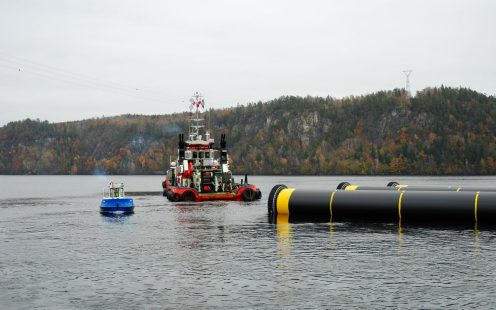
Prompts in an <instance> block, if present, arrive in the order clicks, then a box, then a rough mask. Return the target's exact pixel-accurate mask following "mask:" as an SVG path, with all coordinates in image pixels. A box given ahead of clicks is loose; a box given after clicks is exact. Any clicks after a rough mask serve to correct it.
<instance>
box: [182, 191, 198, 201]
mask: <svg viewBox="0 0 496 310" xmlns="http://www.w3.org/2000/svg"><path fill="white" fill-rule="evenodd" d="M181 201H196V195H195V193H193V192H192V191H189V190H188V191H185V192H184V193H183V194H182V195H181Z"/></svg>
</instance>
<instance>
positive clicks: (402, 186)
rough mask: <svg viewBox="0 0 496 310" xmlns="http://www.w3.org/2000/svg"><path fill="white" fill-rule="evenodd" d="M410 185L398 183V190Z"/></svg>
mask: <svg viewBox="0 0 496 310" xmlns="http://www.w3.org/2000/svg"><path fill="white" fill-rule="evenodd" d="M406 187H408V185H401V184H400V185H396V189H397V190H398V192H399V191H400V190H401V189H402V188H406Z"/></svg>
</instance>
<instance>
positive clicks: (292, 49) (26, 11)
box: [0, 0, 496, 126]
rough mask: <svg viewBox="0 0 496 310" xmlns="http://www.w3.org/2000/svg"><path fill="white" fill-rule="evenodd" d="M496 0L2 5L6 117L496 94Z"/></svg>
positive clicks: (52, 118) (1, 85) (56, 118)
mask: <svg viewBox="0 0 496 310" xmlns="http://www.w3.org/2000/svg"><path fill="white" fill-rule="evenodd" d="M495 12H496V1H493V0H486V1H484V0H429V1H426V0H415V1H413V0H411V1H403V0H347V1H344V0H339V1H338V0H305V1H292V0H281V1H279V0H250V1H243V0H212V1H210V0H208V1H207V0H201V1H191V0H181V1H167V0H160V1H158V0H157V1H155V0H149V1H138V0H133V1H127V0H114V1H111V0H85V1H79V0H77V1H76V0H74V1H71V0H47V1H38V0H32V1H28V0H14V1H9V0H0V126H3V125H5V124H7V123H8V122H11V121H16V120H22V119H25V118H31V119H40V120H48V121H49V122H62V121H72V120H80V119H86V118H92V117H102V116H113V115H121V114H169V113H174V112H182V111H188V110H189V109H188V108H189V98H190V96H191V95H192V94H193V92H195V91H199V92H201V93H202V94H203V95H204V96H205V101H206V108H223V107H230V106H236V105H238V104H246V103H249V102H258V101H267V100H271V99H274V98H277V97H280V96H284V95H299V96H306V95H311V96H327V95H330V96H332V97H335V98H342V97H346V96H350V95H362V94H369V93H373V92H376V91H380V90H390V89H394V88H401V87H404V86H405V75H404V73H403V70H406V69H410V70H413V73H412V74H411V76H410V87H411V90H412V92H413V93H415V92H416V91H418V90H421V89H423V88H425V87H435V86H440V85H446V86H452V87H469V88H472V89H474V90H476V91H479V92H482V93H485V94H487V95H495V94H496V89H495V87H496V61H495V60H496V56H495V55H496V18H494V13H495Z"/></svg>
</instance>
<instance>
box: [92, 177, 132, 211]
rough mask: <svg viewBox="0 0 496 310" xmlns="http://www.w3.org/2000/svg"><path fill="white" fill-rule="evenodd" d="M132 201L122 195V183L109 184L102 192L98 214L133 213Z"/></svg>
mask: <svg viewBox="0 0 496 310" xmlns="http://www.w3.org/2000/svg"><path fill="white" fill-rule="evenodd" d="M133 212H134V201H133V199H132V198H127V197H126V196H125V194H124V183H114V182H110V185H109V188H108V189H104V190H103V199H102V203H101V204H100V213H133Z"/></svg>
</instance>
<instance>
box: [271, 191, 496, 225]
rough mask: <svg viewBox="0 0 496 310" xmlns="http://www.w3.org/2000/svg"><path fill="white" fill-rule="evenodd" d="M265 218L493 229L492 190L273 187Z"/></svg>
mask: <svg viewBox="0 0 496 310" xmlns="http://www.w3.org/2000/svg"><path fill="white" fill-rule="evenodd" d="M268 212H269V218H277V217H278V216H283V217H287V218H288V219H289V220H290V221H293V220H298V219H299V218H312V219H315V220H329V221H331V222H340V221H371V220H373V221H384V222H400V223H413V224H414V223H437V224H450V223H465V224H470V225H472V224H476V225H477V224H484V225H485V226H486V225H487V226H496V192H480V191H477V192H462V191H458V192H457V191H395V190H354V191H350V190H333V191H328V190H300V189H294V188H287V187H286V186H285V185H276V186H274V187H273V188H272V190H271V192H270V195H269V199H268Z"/></svg>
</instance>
